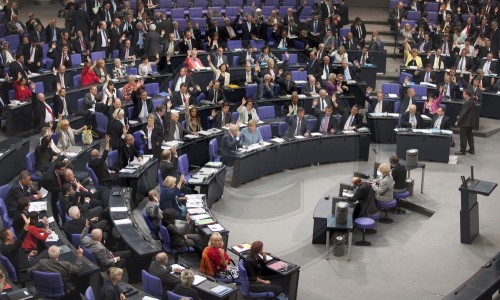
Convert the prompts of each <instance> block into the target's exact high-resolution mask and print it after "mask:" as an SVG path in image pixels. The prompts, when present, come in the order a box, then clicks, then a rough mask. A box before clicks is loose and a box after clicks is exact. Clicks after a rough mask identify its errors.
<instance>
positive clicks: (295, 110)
mask: <svg viewBox="0 0 500 300" xmlns="http://www.w3.org/2000/svg"><path fill="white" fill-rule="evenodd" d="M293 114H294V115H296V114H297V105H294V106H293Z"/></svg>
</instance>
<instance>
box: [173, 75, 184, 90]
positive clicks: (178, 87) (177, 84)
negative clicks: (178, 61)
mask: <svg viewBox="0 0 500 300" xmlns="http://www.w3.org/2000/svg"><path fill="white" fill-rule="evenodd" d="M184 81H186V76H181V77H179V79H178V80H177V83H176V84H175V89H174V91H176V92H178V91H179V90H180V89H181V84H182V83H184Z"/></svg>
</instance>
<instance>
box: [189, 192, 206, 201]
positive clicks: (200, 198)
mask: <svg viewBox="0 0 500 300" xmlns="http://www.w3.org/2000/svg"><path fill="white" fill-rule="evenodd" d="M204 197H206V194H188V195H186V199H187V200H188V202H201V203H203V198H204Z"/></svg>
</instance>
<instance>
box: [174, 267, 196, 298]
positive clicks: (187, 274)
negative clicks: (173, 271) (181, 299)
mask: <svg viewBox="0 0 500 300" xmlns="http://www.w3.org/2000/svg"><path fill="white" fill-rule="evenodd" d="M193 281H194V273H193V271H191V270H189V269H185V270H183V271H182V273H181V283H179V284H177V286H176V287H175V289H174V293H176V294H177V295H179V296H185V297H191V298H192V299H193V300H201V298H200V295H198V292H197V291H196V290H195V289H193V287H192V285H193Z"/></svg>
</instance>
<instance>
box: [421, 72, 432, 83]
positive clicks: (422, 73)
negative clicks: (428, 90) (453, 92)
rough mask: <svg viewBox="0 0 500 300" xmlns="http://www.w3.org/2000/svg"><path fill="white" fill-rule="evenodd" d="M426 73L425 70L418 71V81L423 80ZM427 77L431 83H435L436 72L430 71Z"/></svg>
mask: <svg viewBox="0 0 500 300" xmlns="http://www.w3.org/2000/svg"><path fill="white" fill-rule="evenodd" d="M426 73H427V72H425V71H420V72H419V73H418V82H425V74H426ZM429 78H430V79H431V81H432V82H431V83H434V84H436V72H433V71H431V73H430V74H429Z"/></svg>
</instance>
